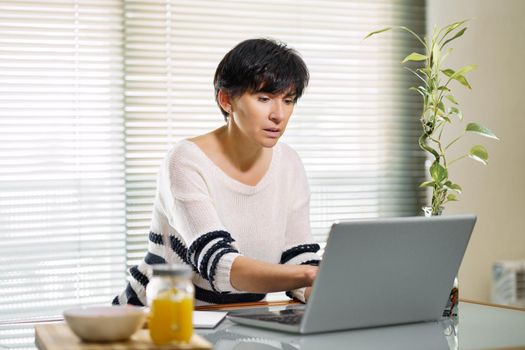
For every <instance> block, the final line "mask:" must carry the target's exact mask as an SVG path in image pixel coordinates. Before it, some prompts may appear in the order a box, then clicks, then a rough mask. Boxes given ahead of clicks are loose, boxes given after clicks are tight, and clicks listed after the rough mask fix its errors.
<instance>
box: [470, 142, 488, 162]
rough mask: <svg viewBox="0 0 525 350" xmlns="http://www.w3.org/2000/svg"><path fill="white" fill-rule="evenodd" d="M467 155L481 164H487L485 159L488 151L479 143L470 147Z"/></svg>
mask: <svg viewBox="0 0 525 350" xmlns="http://www.w3.org/2000/svg"><path fill="white" fill-rule="evenodd" d="M468 156H469V157H470V158H471V159H474V160H476V161H478V162H480V163H482V164H483V165H487V160H488V159H489V153H488V152H487V150H486V149H485V147H483V146H481V145H476V146H474V147H472V148H471V149H470V151H469V154H468Z"/></svg>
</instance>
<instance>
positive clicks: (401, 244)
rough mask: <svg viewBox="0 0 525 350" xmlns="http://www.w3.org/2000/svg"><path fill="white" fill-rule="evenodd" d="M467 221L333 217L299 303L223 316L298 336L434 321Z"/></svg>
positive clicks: (468, 233)
mask: <svg viewBox="0 0 525 350" xmlns="http://www.w3.org/2000/svg"><path fill="white" fill-rule="evenodd" d="M475 222H476V216H475V215H445V216H436V217H430V218H426V217H400V218H385V219H373V220H359V221H351V222H341V223H335V224H333V225H332V228H331V230H330V233H329V236H328V241H327V244H326V248H325V253H324V256H323V261H322V263H321V266H320V270H319V272H318V275H317V278H316V281H315V284H314V286H313V288H312V293H311V295H310V300H309V302H308V304H307V305H306V306H303V307H301V308H293V309H289V310H281V311H277V312H270V311H265V312H257V311H254V312H253V313H243V314H237V315H236V314H232V315H228V318H229V319H230V320H232V321H234V322H236V323H239V324H244V325H252V326H258V327H263V328H270V329H276V330H283V331H288V332H293V333H302V334H308V333H318V332H327V331H336V330H345V329H355V328H367V327H377V326H385V325H393V324H404V323H413V322H424V321H435V320H438V319H440V318H441V315H442V312H443V309H444V308H445V305H446V302H447V299H448V296H449V293H450V289H451V287H452V284H453V281H454V277H455V276H456V274H457V272H458V269H459V265H460V264H461V260H462V259H463V255H464V253H465V250H466V248H467V244H468V241H469V239H470V236H471V233H472V230H473V228H474V224H475Z"/></svg>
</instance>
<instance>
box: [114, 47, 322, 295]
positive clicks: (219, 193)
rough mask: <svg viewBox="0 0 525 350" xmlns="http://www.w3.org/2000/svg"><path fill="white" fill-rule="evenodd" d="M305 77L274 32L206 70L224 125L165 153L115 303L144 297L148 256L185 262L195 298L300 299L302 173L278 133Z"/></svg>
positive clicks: (306, 257)
mask: <svg viewBox="0 0 525 350" xmlns="http://www.w3.org/2000/svg"><path fill="white" fill-rule="evenodd" d="M308 78H309V75H308V70H307V68H306V65H305V63H304V62H303V60H302V59H301V58H300V57H299V55H298V54H297V53H296V52H295V51H294V50H292V49H290V48H287V47H286V45H284V44H280V43H277V42H274V41H272V40H267V39H253V40H246V41H244V42H241V43H240V44H238V45H237V46H236V47H235V48H233V49H232V50H231V51H230V52H229V53H227V54H226V56H225V57H224V58H223V59H222V61H221V62H220V64H219V66H218V67H217V70H216V73H215V79H214V85H215V99H216V101H217V104H218V105H219V108H220V110H221V112H222V114H223V116H224V118H225V120H226V125H224V126H222V127H220V128H218V129H216V130H214V131H212V132H210V133H208V134H205V135H201V136H197V137H195V138H192V139H189V140H183V141H181V142H180V143H178V144H177V145H175V146H174V147H173V149H171V151H169V153H168V154H167V156H166V158H165V160H164V162H163V164H162V166H161V169H160V173H159V179H158V184H157V187H158V188H157V195H156V198H155V203H154V209H153V218H152V223H151V228H150V234H149V247H148V253H147V255H146V257H145V258H144V261H143V262H142V263H141V264H140V265H138V266H134V267H132V268H131V269H130V275H131V276H130V279H129V283H128V286H127V287H126V290H125V291H124V292H123V293H122V294H121V295H119V296H117V297H115V299H114V300H113V303H114V304H126V303H128V304H134V305H145V304H146V297H145V288H146V286H147V284H148V281H149V278H150V277H151V275H150V273H151V272H150V269H149V265H151V264H159V263H185V264H189V265H191V266H192V267H193V270H194V271H195V274H194V278H193V283H194V285H195V299H196V304H197V305H199V304H200V305H202V304H207V303H217V304H223V303H235V302H252V301H258V300H261V299H263V298H264V297H265V294H266V293H269V292H277V291H289V295H290V296H293V297H295V298H297V299H299V300H301V301H303V302H306V300H307V299H308V296H309V293H310V286H311V285H312V283H313V281H314V279H315V276H316V274H317V266H316V265H318V263H319V256H318V255H317V254H316V253H317V251H318V250H319V246H318V245H317V244H315V243H314V241H313V239H312V236H311V233H310V224H309V188H308V182H307V179H306V175H305V171H304V168H303V165H302V163H301V161H300V159H299V157H298V155H297V154H296V153H295V152H294V151H293V150H292V149H291V148H290V147H288V146H286V145H285V144H282V143H278V140H279V138H280V137H281V136H282V134H283V132H284V130H285V129H286V125H287V123H288V120H289V119H290V116H291V115H292V112H293V109H294V106H295V103H296V102H297V100H298V99H299V98H300V97H301V95H302V93H303V91H304V88H305V87H306V85H307V84H308Z"/></svg>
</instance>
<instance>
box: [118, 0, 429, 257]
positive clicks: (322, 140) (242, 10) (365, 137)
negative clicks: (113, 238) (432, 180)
mask: <svg viewBox="0 0 525 350" xmlns="http://www.w3.org/2000/svg"><path fill="white" fill-rule="evenodd" d="M124 3H125V13H126V18H125V28H126V29H125V30H126V36H125V72H126V86H125V89H126V100H125V105H126V113H125V118H126V187H127V224H128V228H127V237H128V241H127V249H128V263H129V264H130V265H133V264H136V263H138V261H139V260H140V259H141V258H142V257H143V255H144V250H145V249H146V237H147V236H146V233H147V232H148V227H149V224H150V216H151V209H152V201H153V196H154V193H155V180H156V176H157V171H158V166H159V164H160V161H161V158H162V157H163V156H164V154H165V152H166V151H167V150H168V149H169V147H170V146H172V145H173V144H174V143H175V142H177V141H179V140H181V139H183V138H187V137H191V136H194V135H198V134H202V133H205V132H207V131H210V130H211V129H213V128H216V127H218V126H220V125H221V124H222V123H223V119H222V116H221V114H220V113H219V110H218V108H217V106H216V104H215V102H214V99H213V86H212V80H213V74H214V70H215V68H216V66H217V64H218V63H219V61H220V59H221V58H222V57H223V56H224V54H225V53H226V52H227V51H228V50H230V49H231V48H232V47H233V46H234V45H235V44H237V43H238V42H240V41H242V40H244V39H249V38H254V37H272V38H276V39H279V40H282V41H284V42H286V43H288V44H289V46H291V47H293V48H295V49H297V50H298V51H299V52H300V53H301V55H302V56H303V58H304V59H305V61H306V63H307V65H308V67H309V68H310V73H311V81H310V86H309V88H308V89H307V91H306V94H305V95H304V97H303V98H302V99H301V100H300V101H299V104H298V106H297V108H296V111H295V114H294V116H292V119H291V121H290V124H289V127H288V130H287V132H286V134H285V137H284V141H285V142H287V143H289V144H290V145H292V146H293V147H294V148H295V149H296V150H297V151H298V152H299V153H300V155H301V158H302V159H303V162H304V164H305V167H306V170H307V173H308V177H309V182H310V185H311V191H312V200H311V221H312V226H313V233H314V235H315V237H316V238H317V240H319V241H323V240H324V239H325V235H326V233H327V231H328V228H329V226H330V225H331V223H332V222H333V221H334V220H338V219H350V218H361V217H377V216H400V215H414V214H416V213H417V211H418V208H420V207H421V202H422V199H423V197H424V192H423V191H419V190H418V183H419V182H421V181H422V179H423V178H424V159H425V158H424V154H423V153H422V152H421V151H420V150H419V148H418V146H417V138H418V132H419V131H418V130H419V122H418V118H417V115H418V113H419V111H420V108H421V105H420V103H419V100H418V96H416V94H413V95H411V94H410V93H409V91H408V90H407V89H408V87H409V86H410V84H411V83H413V80H410V79H412V78H411V77H410V74H409V73H407V72H405V71H403V70H402V68H401V65H400V64H399V63H400V61H401V60H402V58H403V57H404V55H406V54H407V53H409V52H410V51H411V50H413V51H416V50H417V49H418V42H417V41H415V40H413V39H411V38H410V37H409V36H408V35H404V34H397V33H394V34H385V36H384V37H383V38H382V39H383V40H381V39H375V40H367V41H363V37H364V36H365V35H366V34H367V33H368V32H370V31H372V30H376V29H379V28H381V27H384V26H387V25H396V24H397V25H405V26H408V27H411V28H413V29H414V30H415V31H417V32H419V33H423V32H424V29H425V3H424V1H386V0H383V1H312V0H310V1H308V0H306V1H295V0H267V1H264V2H253V1H241V0H237V1H234V0H230V1H211V0H210V1H205V0H199V1H194V0H172V1H169V0H167V1H166V0H164V1H160V0H157V1H154V0H148V1H139V0H125V1H124Z"/></svg>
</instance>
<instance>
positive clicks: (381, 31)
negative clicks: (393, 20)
mask: <svg viewBox="0 0 525 350" xmlns="http://www.w3.org/2000/svg"><path fill="white" fill-rule="evenodd" d="M390 29H392V27H386V28H383V29H379V30H376V31H375V32H371V33H368V35H367V36H365V37H364V38H363V40H365V39H367V38H370V37H371V36H372V35H376V34H379V33H383V32H386V31H387V30H390Z"/></svg>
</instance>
